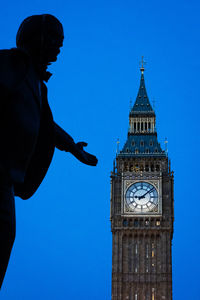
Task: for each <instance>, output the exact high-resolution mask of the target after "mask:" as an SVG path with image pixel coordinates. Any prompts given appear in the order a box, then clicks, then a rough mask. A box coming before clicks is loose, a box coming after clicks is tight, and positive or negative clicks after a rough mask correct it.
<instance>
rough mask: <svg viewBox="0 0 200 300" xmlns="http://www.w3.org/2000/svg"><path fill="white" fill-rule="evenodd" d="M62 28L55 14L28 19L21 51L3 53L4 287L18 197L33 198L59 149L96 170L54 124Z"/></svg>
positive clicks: (0, 207)
mask: <svg viewBox="0 0 200 300" xmlns="http://www.w3.org/2000/svg"><path fill="white" fill-rule="evenodd" d="M63 39H64V33H63V27H62V24H61V23H60V22H59V21H58V20H57V19H56V18H55V17H54V16H52V15H47V14H46V15H35V16H31V17H28V18H27V19H25V20H24V21H23V22H22V24H21V25H20V28H19V30H18V32H17V37H16V44H17V48H13V49H10V50H1V51H0V97H1V102H0V286H1V285H2V282H3V278H4V275H5V272H6V268H7V264H8V261H9V257H10V252H11V249H12V246H13V243H14V239H15V203H14V195H17V196H19V197H21V198H22V199H28V198H29V197H31V196H32V195H33V194H34V192H35V191H36V190H37V188H38V186H39V185H40V183H41V182H42V180H43V178H44V176H45V174H46V172H47V170H48V167H49V165H50V163H51V159H52V156H53V153H54V149H55V147H56V148H58V149H59V150H64V151H67V152H71V153H72V154H73V155H74V156H75V157H76V158H77V159H78V160H80V161H81V162H82V163H85V164H88V165H91V166H95V165H96V164H97V158H96V157H95V156H93V155H91V154H89V153H87V152H85V151H84V149H83V147H85V146H87V143H85V142H79V143H75V142H74V140H73V139H72V137H71V136H70V135H68V134H67V133H66V132H65V131H64V130H63V129H62V128H60V127H59V126H58V125H57V124H56V123H55V122H54V120H53V117H52V113H51V110H50V107H49V104H48V100H47V87H46V85H45V83H44V81H48V79H49V77H50V76H51V74H50V73H49V72H48V71H47V67H48V65H49V64H50V63H51V62H54V61H56V60H57V55H58V54H59V53H60V47H62V45H63Z"/></svg>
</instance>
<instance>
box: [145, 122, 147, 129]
mask: <svg viewBox="0 0 200 300" xmlns="http://www.w3.org/2000/svg"><path fill="white" fill-rule="evenodd" d="M145 130H147V122H145Z"/></svg>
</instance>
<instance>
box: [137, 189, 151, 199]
mask: <svg viewBox="0 0 200 300" xmlns="http://www.w3.org/2000/svg"><path fill="white" fill-rule="evenodd" d="M154 189H155V188H154V187H153V188H152V189H151V190H149V191H147V192H146V193H145V194H144V195H142V196H139V197H138V198H139V200H140V199H142V198H144V197H145V196H146V195H147V194H148V193H150V192H151V191H153V190H154Z"/></svg>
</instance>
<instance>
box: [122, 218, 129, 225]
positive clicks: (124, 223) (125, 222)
mask: <svg viewBox="0 0 200 300" xmlns="http://www.w3.org/2000/svg"><path fill="white" fill-rule="evenodd" d="M123 225H124V227H127V226H128V221H127V220H126V219H125V220H124V221H123Z"/></svg>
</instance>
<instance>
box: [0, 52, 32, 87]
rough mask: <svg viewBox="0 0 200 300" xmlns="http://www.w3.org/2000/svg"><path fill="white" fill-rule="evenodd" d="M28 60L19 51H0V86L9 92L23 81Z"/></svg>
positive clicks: (27, 57) (24, 54)
mask: <svg viewBox="0 0 200 300" xmlns="http://www.w3.org/2000/svg"><path fill="white" fill-rule="evenodd" d="M30 63H31V62H30V58H29V56H28V54H27V53H25V52H24V51H23V50H21V49H17V48H13V49H8V50H7V49H6V50H0V86H1V88H6V89H8V90H10V91H12V90H13V89H15V88H16V87H17V86H18V85H19V84H20V82H22V81H23V80H24V78H25V77H26V74H27V72H28V70H29V67H30Z"/></svg>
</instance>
